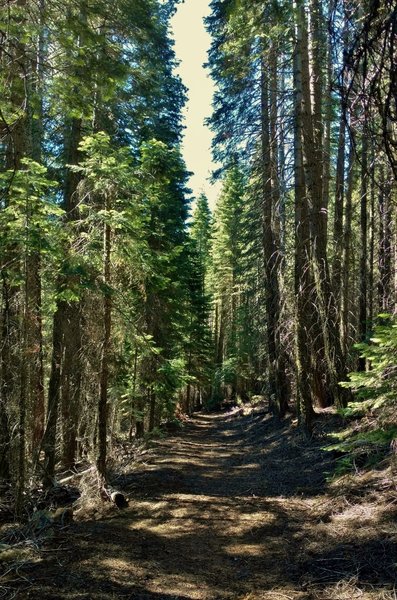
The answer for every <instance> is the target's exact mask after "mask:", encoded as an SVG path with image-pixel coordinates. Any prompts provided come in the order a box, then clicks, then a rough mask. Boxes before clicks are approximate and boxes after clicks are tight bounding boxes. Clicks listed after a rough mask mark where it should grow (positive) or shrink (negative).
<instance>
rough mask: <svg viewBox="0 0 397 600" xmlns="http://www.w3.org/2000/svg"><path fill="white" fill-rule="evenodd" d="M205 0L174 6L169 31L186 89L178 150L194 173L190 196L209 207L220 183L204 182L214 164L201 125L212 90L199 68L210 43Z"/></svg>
mask: <svg viewBox="0 0 397 600" xmlns="http://www.w3.org/2000/svg"><path fill="white" fill-rule="evenodd" d="M209 1H210V0H185V2H184V3H183V4H180V5H179V6H178V10H177V12H176V14H175V16H174V17H173V19H172V28H173V32H174V38H175V53H176V56H177V59H178V60H179V61H180V65H179V68H178V71H177V72H178V74H179V75H180V76H181V78H182V81H183V83H184V84H185V86H186V87H187V88H188V96H189V99H188V102H187V105H186V106H185V109H184V118H185V121H184V124H185V127H186V129H185V133H184V141H183V148H182V152H183V157H184V159H185V162H186V166H187V169H188V170H189V171H193V172H194V175H193V176H192V177H191V179H190V181H189V187H190V188H191V189H192V190H193V195H194V196H197V195H198V194H199V193H200V192H202V191H203V192H204V193H205V194H206V195H207V197H208V201H209V203H210V206H211V208H213V207H214V206H215V201H216V198H217V196H218V193H219V188H220V183H219V182H217V183H216V184H215V185H211V184H210V182H209V181H208V178H209V177H210V174H211V171H212V170H213V169H214V168H215V165H214V163H213V162H212V155H211V139H212V133H211V131H210V130H209V128H208V127H207V126H206V125H204V119H205V118H206V117H209V116H210V115H211V112H212V108H211V104H212V96H213V91H214V86H213V83H212V80H211V78H210V76H209V72H208V71H207V70H206V69H204V67H203V63H205V62H206V61H207V50H208V49H209V47H210V44H211V38H210V35H209V34H208V33H207V32H206V30H205V27H204V23H203V18H204V16H207V15H208V14H209V13H210V9H209Z"/></svg>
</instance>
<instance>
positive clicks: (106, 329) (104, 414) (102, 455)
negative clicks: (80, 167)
mask: <svg viewBox="0 0 397 600" xmlns="http://www.w3.org/2000/svg"><path fill="white" fill-rule="evenodd" d="M110 208H111V206H110V199H107V205H106V210H107V211H110ZM111 244H112V242H111V228H110V225H109V224H108V223H105V227H104V241H103V283H104V287H105V290H104V299H103V343H102V355H101V367H100V384H99V403H98V459H97V468H98V472H99V474H100V475H101V476H102V477H103V478H104V479H106V453H107V441H106V439H107V425H108V385H109V360H110V334H111V325H112V298H111V294H110V284H111V265H110V257H111Z"/></svg>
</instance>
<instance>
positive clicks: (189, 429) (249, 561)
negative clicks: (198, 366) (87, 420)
mask: <svg viewBox="0 0 397 600" xmlns="http://www.w3.org/2000/svg"><path fill="white" fill-rule="evenodd" d="M321 426H322V425H321V421H320V428H319V429H318V431H317V441H316V442H313V441H308V440H306V439H305V438H304V437H303V436H302V435H301V434H300V433H299V431H298V430H297V428H296V426H295V425H294V424H293V423H292V422H291V421H288V420H286V421H283V422H281V423H277V422H276V421H274V419H273V418H271V417H270V415H265V414H254V413H253V414H250V415H247V416H233V415H225V414H217V415H199V416H196V417H195V418H193V419H192V420H191V421H190V422H189V423H188V424H187V426H186V427H185V429H184V430H183V431H182V432H180V433H178V434H176V435H174V436H173V437H169V438H167V439H165V440H160V441H157V442H156V443H155V446H154V448H153V449H152V450H151V451H150V452H149V453H148V454H147V455H146V456H147V458H146V461H147V462H146V463H141V464H140V465H131V467H130V470H129V472H126V473H125V474H123V475H121V476H120V475H119V477H118V478H117V486H118V487H119V488H120V489H122V490H123V491H125V493H126V494H127V495H128V497H129V499H130V503H129V507H128V508H127V509H124V510H118V509H116V508H112V509H111V510H110V511H109V512H108V513H107V515H106V516H103V515H102V516H101V515H99V514H97V513H95V512H93V513H92V514H91V516H89V515H88V514H87V513H85V514H84V515H82V516H81V517H80V518H81V520H78V521H76V522H74V523H73V524H72V525H70V526H68V527H66V528H64V529H62V528H61V529H60V530H59V531H58V532H57V533H56V534H55V536H54V537H52V538H51V539H50V540H49V541H48V543H47V544H46V545H45V546H44V547H43V548H42V549H40V552H39V554H36V558H35V559H34V560H30V561H29V560H26V561H24V562H23V563H21V565H20V566H19V567H15V568H13V569H10V568H9V569H8V572H7V570H6V576H5V578H4V579H3V583H2V586H3V587H0V598H1V597H3V598H18V599H20V598H31V599H38V600H58V599H67V600H72V599H73V600H83V599H84V600H113V599H116V598H125V599H131V600H138V599H141V600H226V599H229V600H230V599H233V600H234V599H236V600H333V599H336V600H344V599H346V600H354V599H356V598H357V599H358V598H360V599H361V600H375V599H378V600H379V599H383V600H395V599H397V592H396V589H397V585H396V581H397V579H396V562H397V523H396V505H397V495H396V491H395V490H396V486H395V479H394V476H393V473H392V470H391V468H390V467H389V468H388V470H386V471H379V472H377V473H372V474H371V476H370V477H369V476H368V474H359V473H357V474H356V475H355V477H354V478H353V479H354V481H353V479H352V480H347V479H345V480H343V481H338V482H337V483H329V480H327V478H326V475H325V474H326V473H327V472H332V470H333V463H332V457H331V456H330V453H326V452H324V451H322V450H321V446H322V445H323V444H324V440H325V436H326V434H325V433H322V432H321ZM0 566H1V565H0Z"/></svg>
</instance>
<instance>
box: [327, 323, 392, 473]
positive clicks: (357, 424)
mask: <svg viewBox="0 0 397 600" xmlns="http://www.w3.org/2000/svg"><path fill="white" fill-rule="evenodd" d="M378 319H379V324H378V325H377V326H376V327H375V328H374V332H373V335H372V337H371V338H370V340H369V341H368V343H362V344H358V345H357V346H356V348H358V350H359V351H360V354H361V357H362V358H364V359H365V361H366V364H367V369H366V370H365V371H362V372H361V371H360V372H353V373H350V374H349V381H347V382H342V383H341V385H342V386H343V387H346V388H349V389H351V390H352V392H353V393H354V396H355V399H356V401H355V402H352V403H350V404H349V405H348V406H347V407H346V408H341V409H339V413H340V415H341V416H342V417H343V418H344V420H345V427H344V428H343V429H342V430H341V431H339V432H337V433H335V434H334V435H333V438H334V442H333V443H332V444H330V445H328V446H326V447H325V448H324V449H325V450H327V451H330V452H333V453H335V454H336V456H337V457H338V458H337V462H336V470H335V473H334V475H335V476H340V475H344V474H346V473H350V472H352V471H358V470H365V469H374V468H376V467H377V466H378V465H379V464H381V463H383V461H384V460H385V459H387V458H388V457H390V456H392V455H393V454H394V453H395V451H396V449H397V420H396V409H397V322H396V319H395V318H393V317H391V316H390V315H379V317H378Z"/></svg>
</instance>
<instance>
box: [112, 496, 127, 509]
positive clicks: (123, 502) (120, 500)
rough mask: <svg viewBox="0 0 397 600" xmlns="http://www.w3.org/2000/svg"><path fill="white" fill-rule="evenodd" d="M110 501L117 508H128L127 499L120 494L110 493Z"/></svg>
mask: <svg viewBox="0 0 397 600" xmlns="http://www.w3.org/2000/svg"><path fill="white" fill-rule="evenodd" d="M110 500H111V501H112V502H113V504H115V505H116V506H117V508H127V506H128V499H127V498H126V497H125V496H124V494H122V493H121V492H112V493H111V494H110Z"/></svg>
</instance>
